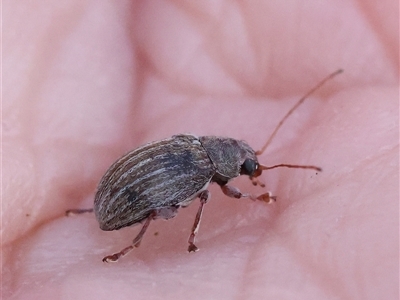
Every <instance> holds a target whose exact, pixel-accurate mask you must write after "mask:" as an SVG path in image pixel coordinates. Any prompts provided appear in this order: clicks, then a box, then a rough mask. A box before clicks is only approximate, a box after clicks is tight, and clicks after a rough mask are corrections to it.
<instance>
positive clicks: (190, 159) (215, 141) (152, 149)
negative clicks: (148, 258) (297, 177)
mask: <svg viewBox="0 0 400 300" xmlns="http://www.w3.org/2000/svg"><path fill="white" fill-rule="evenodd" d="M341 72H342V70H338V71H336V72H334V73H332V74H330V75H329V76H328V77H326V78H325V79H324V80H322V81H321V82H320V83H319V84H318V85H317V86H315V87H314V88H313V89H312V90H310V91H309V92H308V93H307V94H306V95H305V96H304V97H302V98H301V99H300V100H299V101H298V102H297V103H296V104H295V105H294V106H293V107H292V109H291V110H289V112H288V113H287V114H286V115H285V116H284V117H283V119H282V120H281V121H280V122H279V124H278V125H277V127H276V128H275V130H274V132H273V133H272V135H271V136H270V138H269V139H268V141H267V142H266V144H265V145H264V146H263V147H262V149H261V150H259V151H254V150H253V148H251V147H250V146H249V145H248V144H247V143H246V142H245V141H242V140H236V139H233V138H229V137H217V136H199V137H198V136H195V135H192V134H178V135H174V136H172V137H170V138H167V139H163V140H160V141H156V142H151V143H148V144H145V145H143V146H141V147H139V148H137V149H134V150H132V151H130V152H128V153H127V154H125V155H124V156H122V157H121V158H120V159H118V160H117V161H116V162H115V163H113V164H112V165H111V167H110V168H109V169H108V170H107V172H106V173H105V174H104V176H103V177H102V179H101V181H100V183H99V185H98V187H97V191H96V194H95V200H94V208H93V209H86V210H69V211H67V214H71V213H83V212H91V211H94V213H95V216H96V219H97V221H98V222H99V225H100V228H101V229H102V230H105V231H111V230H118V229H121V228H123V227H127V226H131V225H137V224H139V223H143V226H142V229H141V230H140V232H139V233H138V235H137V236H136V237H135V238H134V240H133V242H132V244H131V245H129V246H128V247H126V248H124V249H122V250H121V251H119V252H117V253H115V254H112V255H108V256H106V257H104V258H103V261H104V262H115V261H117V260H118V259H119V258H120V257H122V256H124V255H126V254H127V253H128V252H130V251H131V250H132V249H134V248H135V247H139V245H140V242H141V240H142V238H143V235H144V234H145V232H146V230H147V228H148V227H149V224H150V222H151V221H152V220H155V219H159V218H160V219H166V220H168V219H171V218H173V217H175V216H176V214H177V212H178V209H179V208H181V207H186V206H188V205H189V204H191V203H192V202H193V201H194V200H195V199H196V198H199V199H200V206H199V208H198V211H197V214H196V217H195V221H194V224H193V227H192V229H191V233H190V236H189V239H188V243H189V246H188V251H189V252H194V251H197V250H198V248H197V246H196V245H195V237H196V234H197V232H198V229H199V224H200V219H201V215H202V212H203V207H204V205H205V204H206V203H207V201H208V200H209V198H210V193H209V191H208V190H207V187H208V185H209V184H210V183H216V184H217V185H218V186H220V188H221V190H222V192H223V193H224V194H225V195H227V196H229V197H232V198H250V199H252V200H260V201H264V202H267V203H270V202H272V201H275V200H276V197H275V196H272V195H271V194H270V193H269V192H267V193H264V194H262V195H259V196H255V195H252V194H245V193H242V192H241V191H240V190H239V189H237V188H235V187H233V186H231V185H229V184H228V183H229V181H231V180H232V179H234V178H236V177H238V176H240V175H246V176H248V177H249V178H250V180H251V181H252V183H253V185H260V186H262V187H264V184H263V183H261V182H260V181H259V180H258V178H257V177H259V176H260V175H261V174H262V171H263V170H268V169H273V168H277V167H288V168H303V169H313V170H316V171H321V168H319V167H317V166H312V165H291V164H279V165H275V166H270V167H267V166H264V165H262V164H260V163H259V161H258V156H260V155H261V154H262V153H263V152H264V151H265V149H266V148H267V146H268V145H269V144H270V142H271V140H272V139H273V137H274V136H275V134H276V132H277V131H278V129H279V128H280V127H281V125H282V124H283V123H284V121H285V120H286V119H287V117H289V115H290V114H291V113H292V112H293V111H294V110H295V109H296V108H297V107H298V106H299V105H300V104H301V103H303V102H304V100H305V99H306V98H307V97H308V96H309V95H310V94H311V93H313V92H314V91H315V90H317V89H318V88H319V87H320V86H322V85H323V84H324V83H325V82H326V81H327V80H329V79H331V78H332V77H334V76H336V75H337V74H339V73H341Z"/></svg>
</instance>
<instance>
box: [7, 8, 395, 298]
mask: <svg viewBox="0 0 400 300" xmlns="http://www.w3.org/2000/svg"><path fill="white" fill-rule="evenodd" d="M283 3H284V4H283ZM213 5H214V6H210V4H209V3H208V2H207V4H206V3H201V4H189V3H186V2H183V1H182V2H180V1H175V2H170V1H164V2H163V1H147V2H145V3H142V2H140V3H136V2H130V1H125V2H123V1H118V4H117V3H116V2H112V3H111V2H99V1H53V2H43V1H30V2H29V3H28V2H26V3H22V2H15V1H9V2H5V3H4V10H3V11H4V12H3V20H4V28H5V30H4V31H3V41H4V43H3V45H4V46H3V74H4V76H3V101H2V117H3V119H2V138H3V139H2V147H3V151H2V152H3V156H2V162H3V164H2V174H3V176H2V178H3V179H2V183H3V185H2V228H1V230H2V231H1V232H2V279H1V282H2V289H1V290H2V296H3V298H4V299H7V298H9V299H50V298H51V299H61V298H63V299H71V298H74V299H110V298H114V299H115V298H118V299H132V298H134V299H161V298H162V299H166V298H168V299H180V298H183V299H187V298H189V297H190V299H225V298H227V299H260V298H262V299H272V298H274V299H378V298H379V299H398V297H399V294H398V293H399V292H398V283H399V274H398V266H399V255H398V253H399V238H398V228H399V216H398V213H399V207H398V199H399V186H398V182H399V178H398V167H399V165H398V151H399V142H398V137H399V136H398V63H399V62H398V44H399V43H398V31H397V29H398V26H397V25H398V16H397V14H396V12H397V11H398V10H397V9H396V2H395V1H390V0H387V1H379V2H378V1H359V2H347V3H340V4H339V3H336V1H323V2H318V4H317V2H316V1H309V2H307V1H295V0H293V1H289V2H285V1H268V3H267V4H266V3H264V2H262V1H260V2H250V3H247V4H244V3H239V4H238V3H234V4H229V3H226V2H218V1H215V2H214V4H213ZM340 5H343V6H340ZM32 11H34V13H33V14H32ZM337 68H344V69H345V73H344V74H342V75H340V76H339V77H337V78H335V79H334V80H332V81H330V82H329V83H327V84H326V86H324V87H323V88H322V89H321V90H320V91H319V92H318V93H316V94H315V95H313V96H312V97H311V99H309V100H308V101H307V102H306V103H305V104H304V105H303V106H301V108H299V109H298V110H297V111H296V113H295V114H294V115H293V116H292V117H291V118H290V119H289V120H288V122H287V123H286V124H285V125H284V127H283V128H282V129H281V131H279V132H278V135H277V137H276V139H275V140H274V142H273V144H272V145H271V147H270V148H269V149H268V150H267V151H266V153H264V154H263V155H262V156H261V158H260V161H261V162H263V163H265V164H268V165H272V164H275V163H298V164H315V165H318V166H321V167H322V168H323V172H322V173H318V174H316V173H315V172H313V171H306V170H288V169H277V170H272V171H269V172H265V173H264V174H263V175H262V176H261V177H260V178H261V180H262V181H263V182H265V183H266V185H267V188H266V190H270V191H272V193H273V194H274V195H277V196H278V201H277V202H276V203H274V204H270V205H268V204H265V203H255V202H251V201H250V200H234V199H229V198H227V197H226V196H224V195H223V194H222V192H221V191H220V190H219V189H218V187H212V188H211V189H210V191H211V200H210V202H209V203H208V204H207V205H206V206H205V212H204V215H203V219H202V223H201V226H200V232H199V235H198V238H197V242H196V244H197V246H198V247H199V248H200V251H199V252H198V253H195V254H193V253H191V254H188V253H187V252H186V248H187V238H188V236H189V232H190V228H191V226H192V223H193V220H194V217H195V213H196V210H197V207H198V203H197V201H198V200H197V201H196V202H195V203H193V204H192V205H191V206H190V207H189V208H185V209H182V210H180V212H179V214H178V216H177V217H176V218H175V219H173V220H169V221H168V222H164V221H162V220H158V221H155V222H152V223H151V224H150V228H149V230H148V232H147V234H146V235H145V237H144V240H143V242H142V245H141V247H140V248H138V249H135V250H134V252H132V253H130V254H129V255H128V256H126V257H123V258H122V259H121V260H120V261H119V262H118V263H115V264H105V263H102V262H101V259H102V258H103V257H104V256H105V255H108V254H112V253H115V252H116V251H119V250H121V249H122V248H123V247H125V246H127V245H129V243H130V241H131V240H132V239H133V238H134V236H135V235H136V234H137V232H138V231H139V227H133V228H126V229H123V230H120V231H115V232H103V231H101V230H100V229H99V228H98V224H97V222H96V220H95V219H94V216H93V215H90V214H88V215H81V216H74V217H69V218H67V217H65V216H64V212H65V210H66V209H69V208H78V207H79V208H86V207H91V205H92V203H93V196H94V191H95V188H96V184H97V182H98V181H99V180H100V178H101V176H102V175H103V174H104V172H105V171H106V169H107V168H108V167H109V166H110V164H111V163H112V162H113V161H114V160H116V159H117V158H118V157H119V156H120V155H122V154H123V153H125V152H127V151H129V149H132V148H135V147H137V146H139V145H141V144H143V143H145V142H149V141H153V140H157V139H161V138H166V137H168V136H171V135H172V134H175V133H180V132H190V133H195V134H198V135H210V134H212V135H223V136H231V137H235V138H238V139H246V140H247V141H248V142H249V144H250V145H252V146H254V148H255V149H258V148H260V147H261V146H262V144H263V143H264V142H265V140H266V139H267V137H268V135H269V134H270V133H271V131H272V130H273V128H274V126H275V125H276V124H277V122H278V121H279V120H280V118H281V117H282V116H283V115H284V114H285V113H286V112H287V111H288V109H289V108H290V107H291V105H293V103H294V101H295V100H296V99H298V98H299V97H300V96H301V95H303V94H304V93H305V92H306V91H307V90H309V89H310V88H311V87H312V86H313V85H315V84H316V83H317V82H318V81H319V80H321V79H322V78H323V77H325V76H327V75H328V74H329V73H331V72H333V71H335V70H336V69H337ZM231 184H232V185H234V186H237V187H239V188H240V189H241V190H242V191H243V192H248V191H252V192H254V193H256V194H258V193H261V192H265V190H263V189H261V188H254V187H252V186H251V184H250V183H249V181H248V180H246V178H242V179H239V180H237V181H235V182H234V183H231Z"/></svg>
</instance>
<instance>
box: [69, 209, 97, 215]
mask: <svg viewBox="0 0 400 300" xmlns="http://www.w3.org/2000/svg"><path fill="white" fill-rule="evenodd" d="M91 212H93V208H84V209H68V210H67V211H66V212H65V215H66V216H67V217H69V216H72V215H79V214H85V213H91Z"/></svg>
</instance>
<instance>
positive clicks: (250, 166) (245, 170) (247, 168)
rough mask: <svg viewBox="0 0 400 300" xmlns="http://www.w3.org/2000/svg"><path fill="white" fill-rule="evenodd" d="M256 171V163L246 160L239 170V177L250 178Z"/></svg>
mask: <svg viewBox="0 0 400 300" xmlns="http://www.w3.org/2000/svg"><path fill="white" fill-rule="evenodd" d="M257 169H258V163H257V162H255V161H254V160H252V159H249V158H247V159H246V160H245V161H244V163H243V164H242V166H241V168H240V175H249V176H250V177H251V176H253V174H254V172H255V171H256V170H257Z"/></svg>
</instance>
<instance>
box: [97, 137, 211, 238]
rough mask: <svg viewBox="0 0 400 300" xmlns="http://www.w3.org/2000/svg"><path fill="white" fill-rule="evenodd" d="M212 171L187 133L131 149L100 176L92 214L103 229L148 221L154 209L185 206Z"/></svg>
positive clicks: (193, 139)
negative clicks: (146, 219) (93, 213)
mask: <svg viewBox="0 0 400 300" xmlns="http://www.w3.org/2000/svg"><path fill="white" fill-rule="evenodd" d="M214 172H215V168H214V166H213V164H212V162H211V160H210V159H209V157H208V155H207V152H206V151H205V150H204V148H203V146H202V145H201V143H200V142H199V140H198V138H197V137H195V136H192V135H177V136H173V137H171V138H169V139H165V140H162V141H158V142H154V143H150V144H147V145H144V146H142V147H140V148H138V149H135V150H133V151H131V152H129V153H127V154H126V155H124V156H123V157H121V158H120V159H119V160H118V161H116V162H115V163H114V164H113V165H112V166H111V167H110V169H109V170H108V171H107V172H106V174H105V175H104V176H103V178H102V180H101V181H100V184H99V186H98V190H97V193H96V196H95V202H94V211H95V214H96V218H97V220H98V222H99V224H100V228H101V229H103V230H115V229H119V228H122V227H125V226H129V225H133V224H135V223H138V222H140V221H142V220H143V219H145V218H147V217H148V215H149V214H150V213H151V211H153V210H154V209H160V208H163V207H171V206H176V207H179V206H181V205H183V204H184V205H187V204H188V202H189V201H190V200H192V199H194V198H195V197H196V196H197V194H198V193H199V192H200V191H201V190H202V189H203V188H204V187H205V186H206V185H207V184H208V182H209V181H210V180H211V178H212V176H213V175H214Z"/></svg>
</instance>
